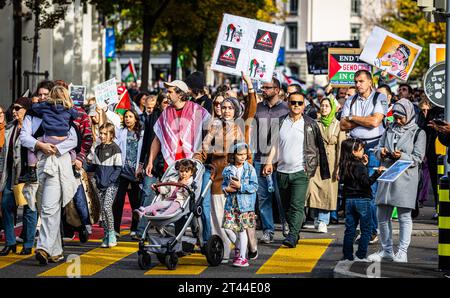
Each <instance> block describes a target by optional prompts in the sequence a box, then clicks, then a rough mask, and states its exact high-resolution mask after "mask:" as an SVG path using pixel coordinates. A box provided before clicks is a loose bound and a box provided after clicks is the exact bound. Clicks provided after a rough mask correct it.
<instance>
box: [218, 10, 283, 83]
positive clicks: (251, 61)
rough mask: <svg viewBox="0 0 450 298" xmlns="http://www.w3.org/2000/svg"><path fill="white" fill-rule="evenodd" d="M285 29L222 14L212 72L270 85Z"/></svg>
mask: <svg viewBox="0 0 450 298" xmlns="http://www.w3.org/2000/svg"><path fill="white" fill-rule="evenodd" d="M283 32H284V27H282V26H278V25H274V24H270V23H265V22H260V21H256V20H252V19H248V18H243V17H238V16H234V15H230V14H224V16H223V20H222V25H221V26H220V31H219V35H218V36H217V41H216V47H215V49H214V53H213V57H212V66H211V69H212V70H216V71H220V72H224V73H228V74H232V75H237V76H240V75H241V71H243V72H244V74H246V75H248V76H250V77H251V78H252V79H256V80H261V81H265V82H267V81H270V80H271V79H272V74H273V71H274V69H275V63H276V60H277V57H278V51H279V50H280V45H281V38H282V37H283Z"/></svg>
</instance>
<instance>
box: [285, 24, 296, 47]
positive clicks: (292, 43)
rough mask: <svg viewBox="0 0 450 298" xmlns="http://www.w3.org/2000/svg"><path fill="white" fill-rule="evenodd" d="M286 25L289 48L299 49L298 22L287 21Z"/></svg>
mask: <svg viewBox="0 0 450 298" xmlns="http://www.w3.org/2000/svg"><path fill="white" fill-rule="evenodd" d="M286 27H287V28H288V30H287V31H288V42H289V49H291V50H294V49H297V47H298V45H297V43H298V42H297V35H298V30H297V23H287V24H286Z"/></svg>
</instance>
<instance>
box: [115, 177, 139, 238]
mask: <svg viewBox="0 0 450 298" xmlns="http://www.w3.org/2000/svg"><path fill="white" fill-rule="evenodd" d="M130 184H131V188H130V189H128V186H129V185H130ZM140 193H141V192H140V188H139V182H132V181H130V180H128V179H126V178H123V177H120V178H119V189H118V190H117V195H116V199H115V200H114V204H113V215H114V230H115V231H116V232H117V233H120V224H121V223H122V214H123V206H124V204H125V195H126V194H128V200H129V201H130V205H131V210H132V211H133V210H134V209H138V208H139V207H140V203H141V200H140ZM138 223H139V221H138V220H136V219H134V218H133V219H132V221H131V228H130V230H131V231H134V232H136V231H137V226H138Z"/></svg>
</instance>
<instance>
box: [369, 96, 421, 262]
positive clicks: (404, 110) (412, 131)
mask: <svg viewBox="0 0 450 298" xmlns="http://www.w3.org/2000/svg"><path fill="white" fill-rule="evenodd" d="M393 111H394V112H393V114H394V123H393V124H392V125H390V126H389V127H388V129H386V131H385V132H384V134H383V136H382V137H381V139H380V143H379V145H378V148H377V149H376V150H375V154H376V156H377V158H378V159H379V160H381V165H382V166H384V167H386V168H388V167H390V166H391V165H392V164H393V163H395V162H396V161H397V160H409V161H412V162H413V164H412V165H411V166H410V167H409V168H408V169H407V170H406V171H405V172H404V173H403V174H401V175H400V177H398V178H397V180H395V181H394V182H390V183H388V182H378V190H377V195H376V198H375V202H376V204H377V206H378V211H377V218H378V223H379V228H380V236H381V249H380V251H378V252H377V253H374V254H372V255H370V256H369V257H368V259H369V260H371V261H375V262H379V261H381V260H382V259H390V260H393V261H394V262H401V263H406V262H407V261H408V258H407V250H408V246H409V243H410V242H411V232H412V219H411V211H412V210H413V209H414V208H415V204H416V197H417V184H418V183H419V165H420V163H422V161H423V159H424V157H425V147H426V134H425V131H423V130H421V129H420V128H419V127H418V126H417V124H416V121H415V117H416V115H415V112H414V106H413V104H412V103H411V101H409V100H408V99H406V98H402V99H400V100H399V101H397V102H396V103H395V105H394V108H393ZM394 207H397V210H398V220H399V223H400V241H399V246H398V251H397V253H395V254H394V249H393V240H392V224H391V214H392V210H393V209H394Z"/></svg>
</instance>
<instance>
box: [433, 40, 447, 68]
mask: <svg viewBox="0 0 450 298" xmlns="http://www.w3.org/2000/svg"><path fill="white" fill-rule="evenodd" d="M442 61H445V44H437V43H430V66H433V65H435V64H436V63H438V62H442Z"/></svg>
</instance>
